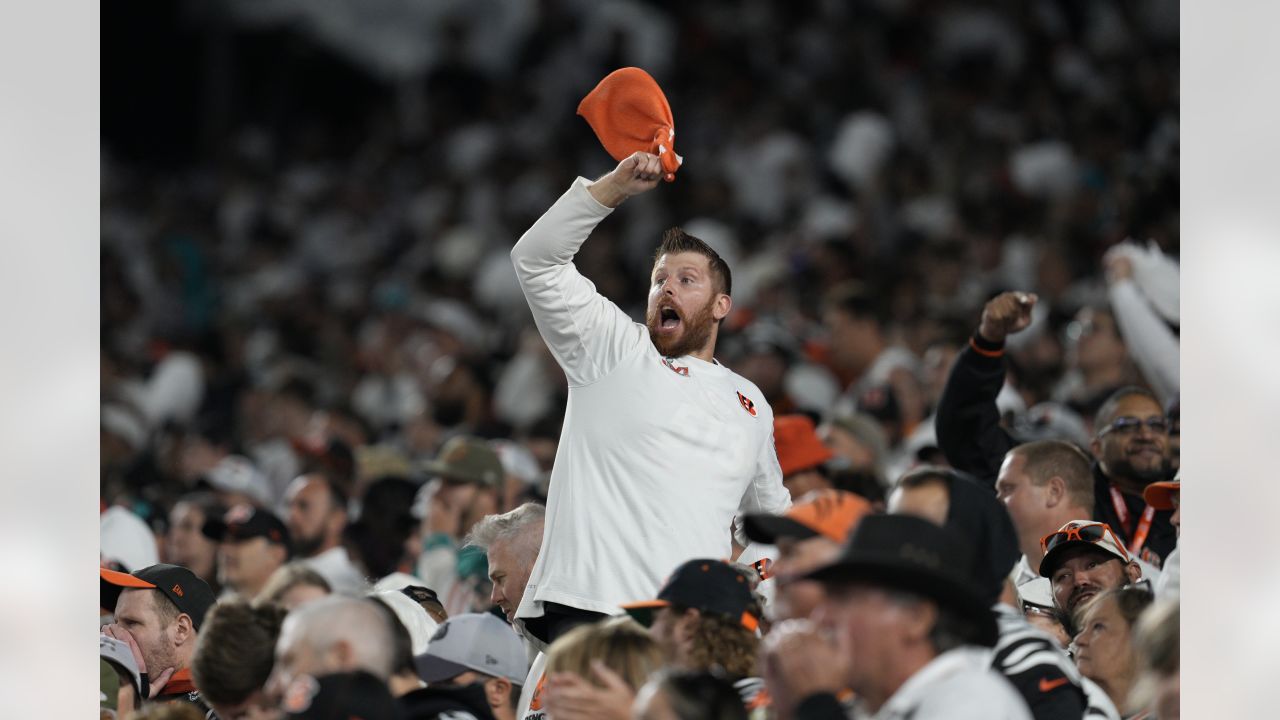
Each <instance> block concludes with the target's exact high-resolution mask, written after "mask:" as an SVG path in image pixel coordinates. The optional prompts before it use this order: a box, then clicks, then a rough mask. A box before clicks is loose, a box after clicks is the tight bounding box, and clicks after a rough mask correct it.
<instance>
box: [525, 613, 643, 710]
mask: <svg viewBox="0 0 1280 720" xmlns="http://www.w3.org/2000/svg"><path fill="white" fill-rule="evenodd" d="M662 664H663V653H662V649H661V648H660V647H658V643H657V642H656V641H655V640H654V639H653V637H652V636H650V634H649V633H648V632H646V631H645V629H644V628H643V627H641V626H640V625H638V624H637V623H636V622H635V621H634V620H632V619H631V618H629V617H625V616H624V617H616V618H609V619H608V620H601V621H600V622H598V623H592V624H590V625H581V626H579V627H576V628H574V629H572V630H570V631H569V632H567V633H565V634H564V635H563V636H561V637H560V638H559V639H557V640H556V641H555V642H554V643H552V645H551V652H550V653H549V655H548V658H547V670H546V675H547V678H548V680H547V685H546V690H545V693H544V696H543V702H544V704H545V706H546V708H547V712H548V714H549V715H550V716H551V717H554V718H561V719H562V720H573V719H574V718H583V719H584V720H585V719H586V718H619V719H620V720H627V718H630V717H631V703H632V701H633V700H634V699H635V694H636V691H637V690H638V689H639V688H640V687H641V686H642V685H644V684H645V682H646V681H647V680H648V679H649V676H650V675H651V674H653V673H654V672H656V671H657V670H658V669H659V668H661V667H662Z"/></svg>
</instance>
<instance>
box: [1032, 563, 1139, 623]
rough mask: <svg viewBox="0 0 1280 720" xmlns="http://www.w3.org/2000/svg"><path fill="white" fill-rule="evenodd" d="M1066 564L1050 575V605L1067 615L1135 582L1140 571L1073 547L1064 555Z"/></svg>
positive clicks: (1135, 567)
mask: <svg viewBox="0 0 1280 720" xmlns="http://www.w3.org/2000/svg"><path fill="white" fill-rule="evenodd" d="M1063 552H1064V553H1065V555H1064V556H1063V557H1064V558H1065V560H1063V561H1062V563H1061V564H1060V565H1059V566H1058V569H1056V570H1054V571H1053V577H1052V578H1050V581H1051V582H1052V583H1053V601H1054V602H1055V603H1057V605H1058V607H1060V608H1062V609H1063V610H1066V611H1067V613H1068V614H1070V613H1074V612H1075V611H1076V608H1078V607H1080V605H1081V603H1083V602H1084V601H1086V600H1088V599H1090V598H1092V597H1094V596H1095V595H1098V594H1100V593H1102V591H1104V590H1112V589H1115V588H1120V587H1124V586H1125V585H1128V584H1129V583H1131V582H1136V581H1137V580H1138V578H1139V577H1140V576H1141V574H1142V571H1141V570H1139V569H1138V566H1137V565H1136V564H1128V565H1126V564H1125V563H1124V561H1122V560H1121V559H1120V558H1118V557H1116V556H1115V555H1112V554H1111V553H1109V552H1107V551H1105V550H1098V549H1095V548H1090V547H1072V548H1068V549H1066V550H1064V551H1063Z"/></svg>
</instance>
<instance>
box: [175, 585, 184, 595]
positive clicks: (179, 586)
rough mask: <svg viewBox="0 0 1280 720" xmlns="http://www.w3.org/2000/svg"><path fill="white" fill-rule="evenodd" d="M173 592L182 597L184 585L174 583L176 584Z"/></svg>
mask: <svg viewBox="0 0 1280 720" xmlns="http://www.w3.org/2000/svg"><path fill="white" fill-rule="evenodd" d="M173 594H174V595H177V596H178V597H182V596H183V595H182V586H181V585H174V586H173Z"/></svg>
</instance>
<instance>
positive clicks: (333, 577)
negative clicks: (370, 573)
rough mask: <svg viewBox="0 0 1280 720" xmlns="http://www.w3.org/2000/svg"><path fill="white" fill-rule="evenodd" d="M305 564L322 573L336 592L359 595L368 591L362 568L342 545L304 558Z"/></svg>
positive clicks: (353, 595)
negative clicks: (361, 572) (352, 559)
mask: <svg viewBox="0 0 1280 720" xmlns="http://www.w3.org/2000/svg"><path fill="white" fill-rule="evenodd" d="M302 562H303V563H304V564H306V565H307V566H308V567H310V568H311V569H312V570H315V571H316V572H317V573H320V576H321V577H323V578H324V579H325V581H326V582H328V583H329V587H331V588H333V591H334V592H335V593H338V594H339V595H349V596H351V597H358V596H360V595H363V594H364V593H366V592H368V590H369V583H368V581H366V580H365V579H364V576H363V575H361V574H360V569H359V568H357V567H356V566H355V563H353V562H351V557H350V556H348V555H347V549H346V548H344V547H342V546H341V545H339V546H337V547H331V548H329V549H328V550H325V551H324V552H322V553H320V554H319V555H316V556H314V557H309V558H304V559H303V560H302Z"/></svg>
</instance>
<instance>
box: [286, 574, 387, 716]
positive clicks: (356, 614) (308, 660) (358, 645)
mask: <svg viewBox="0 0 1280 720" xmlns="http://www.w3.org/2000/svg"><path fill="white" fill-rule="evenodd" d="M394 649H395V643H394V637H393V636H392V634H391V626H390V623H388V622H387V617H386V615H385V614H384V612H383V611H382V610H380V609H379V608H378V607H377V606H375V605H374V604H373V603H370V602H369V601H367V600H363V599H356V598H349V597H344V596H340V595H330V596H329V597H325V598H321V599H319V600H314V601H312V602H309V603H307V604H305V605H303V606H301V607H299V608H298V609H297V610H294V611H293V612H291V613H289V615H288V617H286V618H285V620H284V624H283V625H282V626H281V628H280V638H279V639H278V640H277V641H276V661H275V665H274V666H273V667H272V669H271V679H270V680H268V681H267V691H268V693H269V694H271V695H272V697H273V698H278V697H280V696H281V695H282V694H283V693H284V692H285V689H286V688H288V687H289V686H290V684H291V683H292V682H293V680H294V679H295V678H298V677H300V676H302V675H311V676H318V675H327V674H329V673H337V672H351V671H354V670H364V671H366V672H369V673H372V674H373V675H374V676H375V677H376V678H378V679H379V680H380V681H381V682H383V683H384V684H385V683H386V680H387V678H389V677H390V676H391V670H392V665H393V662H394V657H393V651H394Z"/></svg>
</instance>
